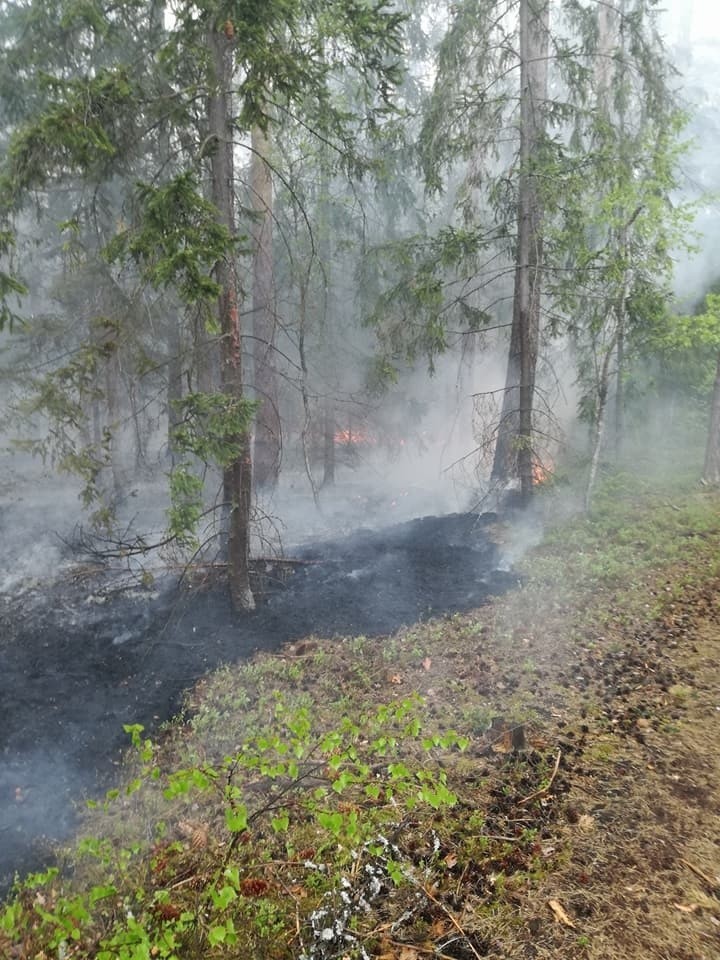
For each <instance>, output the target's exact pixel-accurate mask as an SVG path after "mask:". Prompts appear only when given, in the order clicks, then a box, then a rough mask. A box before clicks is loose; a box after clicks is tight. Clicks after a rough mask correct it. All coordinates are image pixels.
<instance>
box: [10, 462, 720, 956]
mask: <svg viewBox="0 0 720 960" xmlns="http://www.w3.org/2000/svg"><path fill="white" fill-rule="evenodd" d="M550 498H551V495H550ZM719 506H720V499H719V498H718V497H717V495H716V494H714V493H711V492H708V491H703V490H699V489H697V488H696V487H693V486H692V485H690V484H683V483H681V482H675V483H674V484H669V483H665V484H663V485H653V484H651V483H647V482H641V481H638V480H637V479H631V478H629V477H617V478H615V479H614V480H612V481H611V482H608V483H607V484H606V485H605V487H604V488H603V490H602V493H601V495H600V496H599V498H598V501H597V504H596V507H595V510H594V512H593V515H592V516H591V517H590V518H588V519H582V520H569V521H566V522H564V523H561V524H558V525H556V526H555V527H554V528H553V530H552V533H550V534H549V535H548V536H547V537H546V539H545V541H544V543H543V544H542V545H541V546H540V547H537V548H535V549H533V550H531V551H529V552H528V553H527V554H526V555H525V556H524V558H523V559H522V561H521V564H520V566H521V568H522V572H523V573H524V575H525V577H526V579H525V581H524V583H523V586H522V587H521V588H519V589H518V590H517V591H516V592H514V593H513V594H511V595H509V596H507V597H504V598H501V599H498V600H496V601H495V602H494V603H492V604H490V605H488V606H486V607H483V608H481V609H479V610H477V611H474V612H473V613H471V614H465V615H457V616H453V617H450V618H446V619H443V620H438V621H432V622H429V623H424V624H419V625H414V626H411V627H408V628H407V629H403V630H401V631H399V632H398V633H397V634H396V635H395V636H393V637H389V638H382V639H379V640H373V639H366V638H362V637H355V638H342V639H333V640H327V639H323V638H309V639H308V640H306V641H304V642H302V643H298V644H295V645H293V646H291V647H289V648H287V649H286V650H285V651H284V652H283V653H282V654H280V655H277V656H261V657H257V658H256V659H255V660H254V661H253V662H252V663H249V664H247V665H245V666H241V667H233V668H227V669H224V670H221V671H219V672H217V673H216V674H214V675H212V676H210V677H208V678H207V679H205V680H203V681H202V682H201V683H200V684H199V685H198V687H197V688H196V689H195V690H193V691H192V692H191V693H190V695H189V701H188V708H189V709H188V715H187V720H186V721H185V722H182V721H178V722H176V723H174V724H172V725H170V726H169V727H168V728H167V729H166V730H164V731H163V732H162V734H161V735H160V736H159V737H158V738H157V740H156V742H154V743H150V742H149V741H146V740H144V739H143V736H142V735H140V734H139V732H137V731H136V732H135V739H136V751H135V753H134V758H133V759H131V760H129V761H128V771H127V780H126V782H125V783H124V785H123V787H122V789H121V791H120V792H119V794H118V796H117V797H116V798H114V799H112V800H111V801H110V802H109V803H108V805H107V809H105V810H98V811H95V812H93V813H91V814H90V815H89V816H88V820H87V824H86V830H85V833H86V836H85V839H84V840H83V841H82V842H81V845H80V847H78V848H75V849H73V850H70V851H68V852H66V853H65V854H64V859H65V860H66V862H67V865H68V866H69V867H70V868H71V869H70V870H69V871H68V872H67V874H66V875H65V878H64V879H61V878H60V877H58V876H55V875H53V874H50V875H48V876H45V877H35V878H31V879H30V880H29V881H28V882H27V883H25V884H24V885H21V886H20V887H19V889H18V892H17V894H16V897H15V899H14V901H13V902H12V903H10V905H9V906H8V907H7V908H6V910H5V913H4V916H3V918H2V920H0V955H1V956H8V957H11V958H14V957H23V958H24V957H45V958H50V957H66V958H69V957H88V958H89V957H93V958H100V960H116V958H120V960H122V958H127V960H145V958H148V957H166V958H168V957H178V958H182V960H195V958H200V957H218V958H230V957H232V958H235V957H237V958H240V957H242V958H251V957H258V958H278V960H280V958H291V957H300V956H305V957H308V958H310V957H312V958H316V960H326V958H328V960H329V958H336V957H337V958H340V957H360V956H372V957H382V958H386V960H387V958H391V957H392V958H399V960H415V958H419V957H429V956H440V957H443V956H444V957H454V958H466V957H467V958H473V957H474V958H478V957H485V956H497V957H500V956H502V957H512V958H514V957H517V958H527V957H556V958H570V957H588V958H597V960H600V958H607V957H613V958H616V960H621V958H624V957H627V958H628V960H630V958H632V960H635V958H637V960H639V958H641V957H643V958H645V957H658V958H662V957H672V958H673V960H685V958H687V960H690V958H694V960H699V958H702V957H708V958H709V957H711V956H717V955H718V941H717V939H716V938H717V931H718V921H719V920H720V909H718V906H717V901H716V899H715V895H716V894H717V892H718V886H717V879H716V877H715V875H714V868H713V864H714V860H713V858H714V857H715V859H716V857H717V849H716V847H714V846H713V844H712V837H713V831H714V835H715V836H716V835H717V827H718V826H720V824H719V823H718V813H717V802H716V800H715V799H714V798H715V796H717V788H718V787H719V786H720V761H718V760H717V759H716V758H715V757H714V755H713V751H714V745H715V743H717V734H718V733H720V730H718V726H720V721H719V717H720V714H718V711H717V706H718V705H720V670H719V669H718V666H717V663H716V658H715V656H714V649H715V645H716V644H717V642H718V638H719V637H720V628H718V625H717V613H718V603H717V599H716V588H717V585H718V583H719V582H720V569H719V567H720V549H719V548H720V515H719V514H718V507H719ZM497 533H498V536H499V537H500V538H502V537H503V536H511V535H512V534H511V531H506V530H502V529H500V530H498V531H497ZM369 602H371V598H369ZM449 731H456V732H457V733H450V732H449ZM517 748H519V749H517ZM93 838H95V839H93ZM97 838H100V839H97ZM714 938H715V939H714ZM713 945H714V946H713ZM713 950H714V951H715V952H713ZM3 951H4V953H3Z"/></svg>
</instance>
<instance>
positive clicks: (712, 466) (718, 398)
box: [703, 353, 720, 484]
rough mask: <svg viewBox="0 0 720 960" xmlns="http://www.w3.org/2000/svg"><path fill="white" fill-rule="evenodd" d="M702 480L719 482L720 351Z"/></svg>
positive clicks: (713, 482)
mask: <svg viewBox="0 0 720 960" xmlns="http://www.w3.org/2000/svg"><path fill="white" fill-rule="evenodd" d="M703 480H704V481H705V483H712V484H720V353H719V354H718V360H717V369H716V371H715V386H714V388H713V399H712V410H711V412H710V429H709V430H708V438H707V446H706V447H705V466H704V468H703Z"/></svg>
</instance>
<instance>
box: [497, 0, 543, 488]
mask: <svg viewBox="0 0 720 960" xmlns="http://www.w3.org/2000/svg"><path fill="white" fill-rule="evenodd" d="M548 43H549V3H548V0H521V3H520V174H519V180H518V207H517V231H518V236H517V252H516V266H515V283H514V293H513V318H512V327H511V333H510V349H509V353H508V365H507V374H506V380H505V392H504V395H503V405H502V411H501V415H500V423H499V425H498V436H497V442H496V446H495V457H494V462H493V469H492V479H494V480H498V481H502V482H505V481H507V480H509V479H510V478H511V477H513V476H518V477H519V479H520V490H521V495H522V499H523V500H529V499H530V497H531V496H532V491H533V459H532V458H533V450H532V421H533V404H534V395H535V372H536V368H537V354H538V342H539V336H540V298H541V287H542V260H543V236H542V227H543V209H542V200H541V196H540V189H539V185H538V178H537V176H536V175H535V174H534V173H533V170H532V163H533V159H534V155H535V153H536V151H537V149H538V147H539V145H540V142H541V140H542V137H543V134H544V130H545V122H544V112H545V103H546V101H547V83H548V71H547V64H548V53H549V47H548Z"/></svg>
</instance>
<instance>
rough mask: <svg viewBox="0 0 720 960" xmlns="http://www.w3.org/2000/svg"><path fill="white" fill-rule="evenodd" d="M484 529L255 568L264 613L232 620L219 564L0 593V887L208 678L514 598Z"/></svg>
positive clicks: (69, 573) (342, 547)
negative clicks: (235, 666)
mask: <svg viewBox="0 0 720 960" xmlns="http://www.w3.org/2000/svg"><path fill="white" fill-rule="evenodd" d="M495 520H496V518H495V516H494V515H485V516H478V515H476V514H470V513H468V514H456V515H451V516H446V517H425V518H421V519H418V520H414V521H411V522H408V523H403V524H397V525H395V526H392V527H387V528H384V529H381V530H374V531H373V530H369V529H368V530H360V531H358V532H356V533H355V534H354V535H352V536H348V537H344V538H342V539H339V540H335V541H322V542H316V543H313V544H308V545H306V546H303V547H301V548H299V549H297V550H295V551H294V552H293V558H292V559H291V560H286V561H281V560H279V561H274V560H269V561H267V562H263V563H259V564H256V580H257V587H258V590H259V596H260V604H259V607H258V610H257V611H256V612H255V613H254V614H252V615H247V616H245V617H242V618H239V617H238V616H237V615H236V614H235V613H234V612H233V610H232V609H231V607H230V604H229V602H228V598H227V593H226V591H225V589H224V588H223V587H222V586H221V585H219V584H218V580H219V579H221V575H222V571H221V570H220V569H219V568H213V569H211V570H210V571H207V570H203V571H200V572H199V573H197V574H195V575H193V576H191V575H188V577H187V578H186V579H185V581H184V582H183V584H182V585H181V586H180V587H179V588H178V587H177V586H176V585H175V583H174V582H166V583H164V584H162V583H156V584H153V585H151V586H147V587H142V586H139V585H137V584H135V583H131V584H130V586H127V585H123V584H122V583H121V582H119V580H118V578H117V576H114V575H113V574H111V573H107V572H102V571H100V570H98V569H96V568H92V567H85V568H83V567H79V566H70V567H69V568H67V569H66V571H65V573H64V574H63V575H62V576H60V577H58V578H57V579H56V580H55V581H54V582H52V583H45V584H43V583H40V584H35V585H32V586H29V587H26V588H25V589H16V591H15V592H14V593H13V594H12V595H4V596H2V597H0V636H1V637H2V641H1V643H2V664H3V668H2V672H0V890H7V888H8V885H9V883H10V882H11V881H12V878H13V875H14V873H15V872H16V871H17V872H20V873H22V872H25V871H26V870H27V869H29V868H31V867H37V866H39V865H41V864H42V863H43V861H44V860H45V859H46V856H47V854H46V852H44V851H43V848H44V847H45V845H46V841H47V840H48V839H50V840H53V839H54V840H58V839H60V838H62V837H63V836H65V835H66V834H67V832H68V831H69V830H70V829H71V828H72V826H73V825H74V823H75V819H76V807H77V806H78V805H81V804H82V799H83V796H84V795H90V796H97V795H98V791H99V790H101V789H103V785H104V784H107V783H108V782H111V780H112V776H113V771H114V770H116V768H117V764H118V761H119V752H120V749H121V747H123V746H125V745H126V744H127V736H126V735H125V734H124V732H123V726H124V725H126V724H142V725H144V726H145V727H147V728H149V729H152V728H155V727H157V726H158V724H160V723H161V722H163V721H167V720H169V719H171V718H172V717H173V716H174V715H175V714H176V713H177V712H178V710H180V709H181V707H182V702H183V695H184V693H185V691H186V690H187V689H188V688H189V687H191V686H192V685H193V684H194V683H196V682H198V681H199V680H200V678H201V677H203V676H204V675H205V674H206V673H207V672H208V671H210V670H211V669H213V668H215V667H217V666H218V665H220V664H225V663H233V662H237V661H240V660H242V659H243V658H247V657H249V656H250V655H251V654H253V653H254V652H256V651H274V650H278V649H279V648H280V647H281V646H282V645H283V644H285V643H287V642H289V641H293V640H297V639H299V638H302V637H306V636H308V635H309V634H313V633H315V634H319V635H322V636H326V637H332V636H334V635H347V634H351V633H355V634H360V633H362V634H366V635H368V636H377V635H381V634H387V633H388V632H391V631H394V630H396V629H398V628H399V627H400V626H402V625H403V624H410V623H415V622H416V621H419V620H423V619H427V618H428V617H429V616H437V615H439V614H443V613H447V612H455V611H458V610H466V609H469V608H472V607H474V606H477V605H478V604H481V603H483V602H485V601H486V600H487V599H488V597H490V596H491V595H493V594H497V593H502V592H503V591H504V590H506V589H507V588H508V587H512V586H514V585H515V584H516V583H517V579H518V578H517V576H514V575H513V574H511V573H508V572H504V571H502V570H500V569H498V567H499V565H500V559H501V557H500V550H499V548H498V547H497V545H496V544H494V543H493V541H492V538H491V537H490V535H489V533H488V530H489V528H490V527H491V526H492V524H493V523H494V521H495Z"/></svg>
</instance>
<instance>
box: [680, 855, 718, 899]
mask: <svg viewBox="0 0 720 960" xmlns="http://www.w3.org/2000/svg"><path fill="white" fill-rule="evenodd" d="M680 863H682V864H683V865H684V866H686V867H687V868H688V870H692V872H693V873H694V874H695V876H696V877H700V879H701V880H704V881H705V883H706V884H707V885H708V886H709V887H710V889H711V890H712V891H713V893H717V892H718V888H720V883H718V881H717V880H713V879H712V877H709V876H708V875H707V874H706V873H703V871H702V870H701V869H700V868H699V867H696V866H695V865H694V864H692V863H690V861H689V860H684V859H683V858H682V857H681V858H680Z"/></svg>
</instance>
